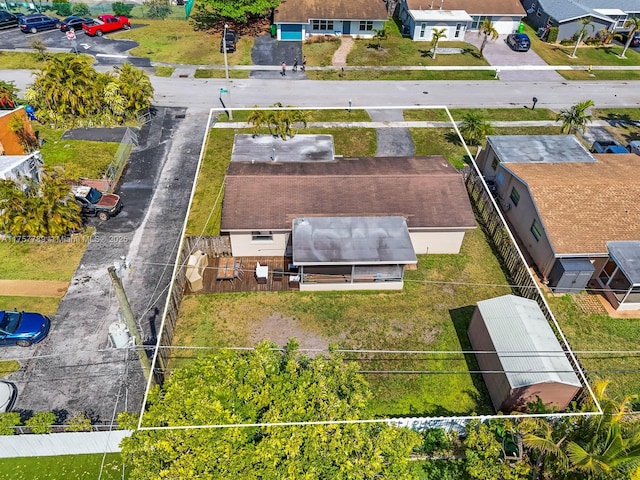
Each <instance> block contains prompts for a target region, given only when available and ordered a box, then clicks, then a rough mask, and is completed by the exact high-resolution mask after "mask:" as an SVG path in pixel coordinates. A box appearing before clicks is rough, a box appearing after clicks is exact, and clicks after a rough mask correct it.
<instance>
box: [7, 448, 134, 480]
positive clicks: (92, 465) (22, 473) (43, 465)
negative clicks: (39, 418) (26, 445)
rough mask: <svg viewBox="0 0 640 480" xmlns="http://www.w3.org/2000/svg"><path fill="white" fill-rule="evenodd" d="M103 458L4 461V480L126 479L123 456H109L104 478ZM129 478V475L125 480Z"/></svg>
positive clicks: (97, 456)
mask: <svg viewBox="0 0 640 480" xmlns="http://www.w3.org/2000/svg"><path fill="white" fill-rule="evenodd" d="M102 458H103V455H102V454H96V455H59V456H56V457H20V458H2V459H0V479H3V480H4V479H6V480H36V479H37V480H95V479H96V478H101V479H102V480H118V479H121V478H123V476H122V460H121V459H120V454H119V453H109V454H107V457H106V459H105V463H104V469H102V476H100V470H101V469H100V466H101V464H102ZM127 476H128V475H126V474H125V477H124V478H127Z"/></svg>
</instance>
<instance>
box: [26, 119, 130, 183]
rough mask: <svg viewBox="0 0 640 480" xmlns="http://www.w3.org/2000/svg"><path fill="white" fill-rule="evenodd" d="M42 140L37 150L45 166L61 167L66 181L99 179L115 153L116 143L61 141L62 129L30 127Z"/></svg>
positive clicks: (39, 126) (41, 126)
mask: <svg viewBox="0 0 640 480" xmlns="http://www.w3.org/2000/svg"><path fill="white" fill-rule="evenodd" d="M34 128H35V129H36V130H38V131H39V132H40V138H42V139H44V140H45V143H44V145H43V146H42V148H41V149H40V151H41V152H42V158H43V159H44V162H45V165H47V166H58V165H60V166H62V167H64V169H65V172H66V176H67V178H71V179H78V178H80V177H84V178H102V175H103V174H104V172H105V171H106V170H107V167H108V166H109V164H110V163H111V161H112V160H113V157H114V155H115V153H116V151H117V150H118V145H119V144H118V143H114V142H89V141H86V140H64V139H62V138H61V137H62V135H63V134H64V132H65V131H64V130H60V129H52V128H49V127H47V126H45V125H34Z"/></svg>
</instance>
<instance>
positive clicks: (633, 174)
mask: <svg viewBox="0 0 640 480" xmlns="http://www.w3.org/2000/svg"><path fill="white" fill-rule="evenodd" d="M595 157H596V159H597V162H586V163H557V164H549V163H543V164H539V163H538V164H531V163H528V164H525V163H510V164H501V167H502V168H504V169H505V170H507V171H510V172H511V173H513V174H514V175H515V176H516V177H518V178H519V179H520V180H521V181H523V182H524V183H525V184H526V185H527V186H528V189H529V191H530V193H531V196H532V197H533V199H534V202H535V205H536V208H537V210H538V213H539V215H540V219H541V220H542V223H543V225H544V228H545V231H546V233H547V237H548V238H549V241H550V243H551V246H552V248H553V250H554V252H555V254H556V255H569V254H581V255H584V254H605V255H606V254H607V245H606V244H607V241H614V240H640V202H638V198H640V182H638V181H637V176H638V172H640V156H638V155H635V154H628V155H625V154H606V155H605V154H603V155H598V154H597V155H595Z"/></svg>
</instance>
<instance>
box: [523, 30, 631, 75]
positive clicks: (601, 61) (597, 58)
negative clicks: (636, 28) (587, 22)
mask: <svg viewBox="0 0 640 480" xmlns="http://www.w3.org/2000/svg"><path fill="white" fill-rule="evenodd" d="M524 33H526V34H527V35H529V38H530V39H531V48H533V50H535V52H536V53H537V54H538V55H539V56H540V57H541V58H542V59H543V60H544V61H545V62H547V63H548V64H549V65H616V66H627V65H634V66H635V65H640V54H638V53H637V52H635V51H632V50H631V49H629V50H627V53H626V57H627V58H619V57H618V55H619V54H620V53H622V48H623V47H622V46H621V45H615V44H611V45H607V46H597V47H596V46H594V47H589V46H586V45H584V44H582V45H581V46H579V47H578V51H577V52H576V58H571V57H570V56H569V55H571V53H572V52H573V48H574V45H568V46H562V45H560V44H551V43H546V42H543V41H541V40H540V39H539V38H538V36H537V35H536V32H535V31H534V30H533V28H531V27H530V26H529V25H525V31H524ZM560 73H561V74H564V73H565V72H563V71H561V72H560Z"/></svg>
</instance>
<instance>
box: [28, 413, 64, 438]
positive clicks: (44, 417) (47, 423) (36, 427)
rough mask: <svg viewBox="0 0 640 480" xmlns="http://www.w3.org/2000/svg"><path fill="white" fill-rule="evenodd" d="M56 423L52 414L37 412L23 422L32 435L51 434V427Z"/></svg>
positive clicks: (54, 415)
mask: <svg viewBox="0 0 640 480" xmlns="http://www.w3.org/2000/svg"><path fill="white" fill-rule="evenodd" d="M54 423H56V414H55V413H53V412H38V413H36V414H34V415H33V417H31V418H30V419H28V420H27V421H26V422H25V425H26V426H27V427H29V428H30V429H31V431H32V432H33V433H51V427H52V426H53V424H54Z"/></svg>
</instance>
